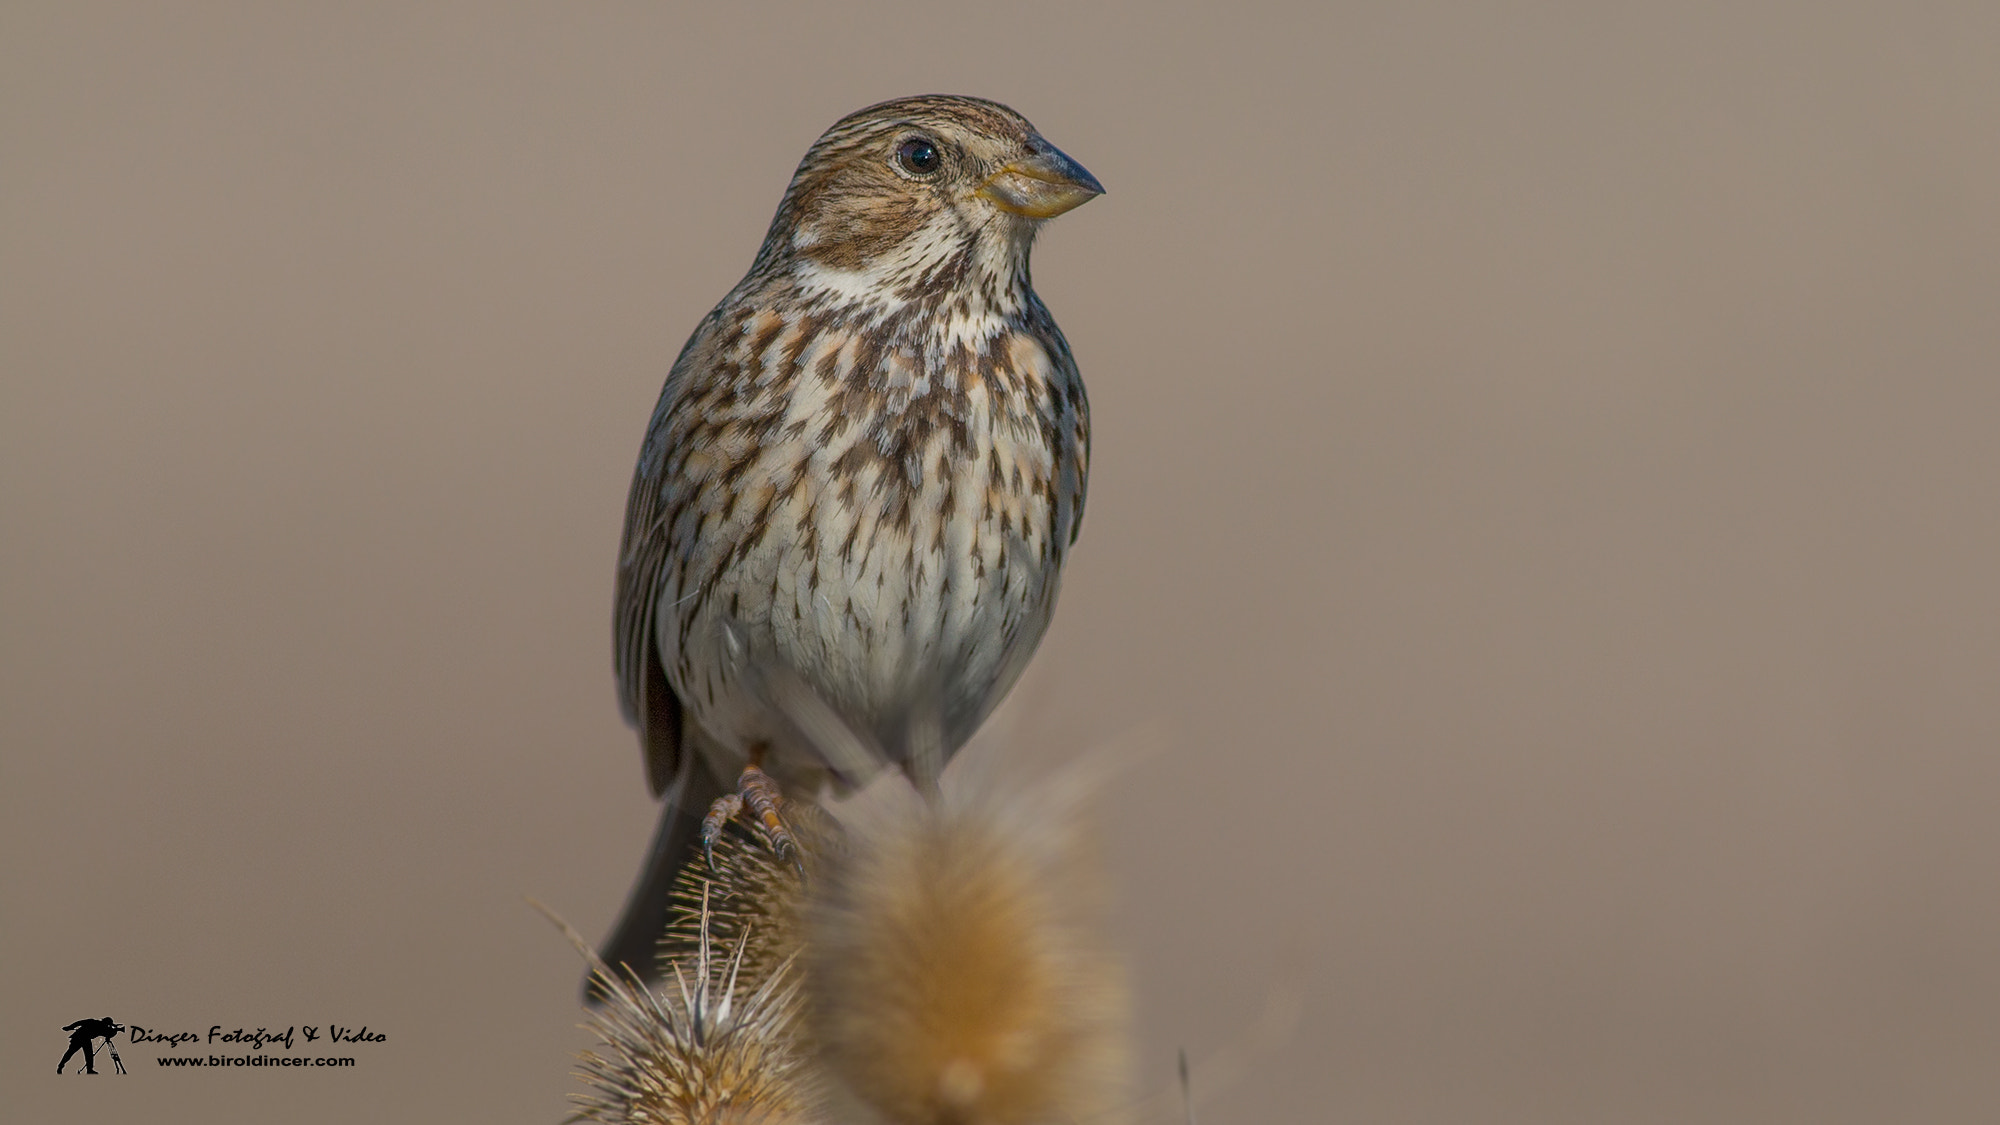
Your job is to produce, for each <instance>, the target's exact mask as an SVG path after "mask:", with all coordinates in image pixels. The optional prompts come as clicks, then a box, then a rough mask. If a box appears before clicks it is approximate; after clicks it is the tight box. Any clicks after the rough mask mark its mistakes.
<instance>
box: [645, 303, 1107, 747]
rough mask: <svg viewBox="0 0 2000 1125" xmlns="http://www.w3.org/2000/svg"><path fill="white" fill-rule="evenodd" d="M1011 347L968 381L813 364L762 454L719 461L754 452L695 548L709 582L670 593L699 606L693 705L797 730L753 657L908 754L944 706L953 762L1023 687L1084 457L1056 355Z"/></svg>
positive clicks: (716, 716)
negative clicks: (910, 740)
mask: <svg viewBox="0 0 2000 1125" xmlns="http://www.w3.org/2000/svg"><path fill="white" fill-rule="evenodd" d="M824 346H825V345H823V347H824ZM846 346H849V347H851V346H852V345H846ZM994 346H995V347H997V348H1000V349H1003V351H1002V352H1001V354H999V355H997V356H994V357H992V358H991V360H990V361H988V362H985V363H983V364H968V365H965V366H964V367H963V368H961V369H958V370H945V369H939V368H938V367H936V366H934V365H926V364H924V363H922V362H921V361H920V359H918V358H917V357H913V356H908V355H899V354H897V353H894V352H890V353H888V354H886V355H883V356H880V357H878V358H877V359H876V365H877V366H876V367H875V368H874V370H875V371H876V373H877V374H878V376H879V377H877V378H874V379H870V380H868V381H866V382H865V384H863V385H861V386H857V385H856V383H857V380H855V379H853V378H852V370H851V369H849V370H848V371H847V372H845V374H846V375H847V376H848V377H847V378H823V377H818V376H817V374H816V373H815V370H814V365H813V364H811V363H810V362H809V361H808V362H806V363H804V364H802V365H801V366H802V367H804V368H805V369H806V372H807V374H806V375H805V377H802V378H799V379H797V380H795V381H794V384H793V385H792V387H791V388H790V394H789V395H788V401H787V402H786V404H785V407H784V410H783V414H782V417H780V418H776V419H774V420H773V421H772V423H771V424H770V425H769V426H768V427H766V429H765V432H764V434H763V437H762V439H761V440H760V441H759V442H757V443H756V446H755V448H754V449H746V450H742V451H727V450H725V451H720V452H717V453H716V454H715V456H716V457H717V458H718V459H719V461H720V460H725V459H728V458H729V454H730V453H731V452H738V453H739V458H738V459H735V460H733V461H730V465H729V468H731V469H733V470H734V473H735V478H736V484H735V489H736V491H737V493H738V497H737V499H736V501H735V503H734V504H733V505H730V506H729V510H728V511H727V512H726V513H724V512H721V511H718V512H717V513H716V518H715V519H714V520H711V521H710V523H709V524H708V525H707V526H706V527H704V528H703V535H702V537H701V541H700V542H699V543H694V544H691V545H690V546H691V547H693V549H694V550H693V553H694V554H697V555H701V556H703V559H702V561H701V563H700V564H699V565H697V566H694V567H690V568H688V573H689V575H690V576H692V575H694V574H699V573H703V572H705V574H704V577H705V578H706V582H705V583H704V585H705V587H706V588H705V589H692V590H688V591H685V592H680V593H676V591H675V590H674V589H673V588H672V587H673V585H674V584H673V583H669V584H668V586H669V589H668V591H667V593H668V594H669V596H670V597H673V596H678V597H691V598H692V599H693V602H694V604H692V605H691V606H690V607H689V608H690V610H691V611H692V612H691V613H690V614H688V615H687V616H684V617H679V618H678V619H677V620H676V621H675V622H673V624H674V626H675V627H676V628H677V629H678V630H679V631H680V635H681V637H682V638H683V643H682V646H681V655H682V657H683V660H682V666H683V667H682V672H681V674H682V675H683V676H685V677H687V679H688V680H689V681H691V682H690V683H689V684H688V687H689V689H690V690H688V691H686V692H684V693H683V698H684V699H686V700H687V701H688V702H689V704H690V705H691V707H692V708H693V709H694V711H695V713H696V716H697V718H698V719H700V720H701V721H702V722H703V723H704V725H706V726H708V727H709V728H710V729H711V731H713V732H714V733H716V734H717V735H718V736H720V737H722V738H723V739H724V740H726V741H728V740H735V741H746V742H747V741H755V740H758V739H760V738H762V739H766V740H769V739H773V738H778V737H781V736H780V735H778V734H777V733H776V732H775V731H773V730H769V729H766V728H767V727H768V726H769V725H770V724H769V718H770V717H769V716H768V715H763V714H760V712H761V711H763V710H765V709H767V702H768V701H760V700H756V699H753V698H750V696H751V695H753V694H754V690H753V687H752V686H750V685H754V683H755V682H757V681H758V680H759V679H760V677H759V676H757V675H752V676H750V677H747V678H746V677H744V676H743V675H742V674H741V673H742V671H743V665H744V664H746V663H747V664H749V665H752V668H751V671H752V672H758V671H764V672H771V671H776V672H778V673H780V674H782V675H783V676H786V677H790V678H795V679H796V680H798V681H802V682H804V683H806V684H807V685H809V686H810V687H811V688H812V690H813V691H814V692H815V693H816V694H817V695H818V696H820V697H821V698H822V699H823V700H824V701H825V702H827V703H828V704H830V705H832V706H833V707H834V709H835V710H837V711H838V712H840V713H841V714H842V715H843V716H844V717H845V718H846V719H847V720H848V721H849V722H850V723H851V724H853V725H855V726H856V727H858V728H860V729H862V730H864V731H865V732H866V733H868V734H869V735H871V736H872V737H873V738H875V739H877V740H878V741H879V742H881V743H882V744H883V745H884V746H885V747H886V748H888V749H889V750H890V751H891V753H892V754H893V753H894V752H895V750H896V746H897V744H898V743H899V742H901V741H902V734H903V729H904V728H905V727H906V726H907V725H908V724H909V723H910V722H911V721H913V719H914V717H915V716H916V714H917V713H918V712H920V711H925V710H929V711H930V712H933V714H932V715H931V716H930V717H931V718H935V719H937V720H938V721H939V722H941V723H942V727H943V737H944V741H945V742H946V743H947V744H948V745H947V747H946V751H947V752H949V750H950V749H952V748H955V747H956V745H957V744H958V743H959V742H962V741H963V740H964V738H966V737H969V736H970V734H971V731H972V729H973V728H974V727H976V726H977V724H978V722H979V721H980V720H981V719H983V718H984V716H985V714H986V712H987V711H988V710H989V709H990V708H991V706H992V704H993V703H994V702H997V699H998V697H999V696H1000V695H1001V694H1004V692H1005V691H1006V689H1007V688H1008V687H1009V686H1011V684H1012V681H1013V679H1014V677H1015V676H1017V675H1018V673H1019V671H1020V666H1021V664H1023V663H1024V662H1025V658H1026V655H1027V653H1028V652H1030V651H1032V649H1033V647H1034V645H1035V643H1036V642H1037V641H1038V640H1039V639H1040V636H1041V633H1042V631H1043V630H1044V629H1045V628H1046V626H1047V623H1048V617H1049V614H1050V612H1051V610H1052V609H1053V603H1054V598H1055V593H1056V587H1057V582H1058V576H1059V571H1060V568H1061V565H1062V561H1063V556H1064V554H1065V550H1066V548H1067V546H1068V528H1069V526H1070V524H1071V522H1072V521H1073V520H1074V518H1075V507H1076V504H1077V502H1078V501H1079V500H1080V496H1076V495H1071V493H1073V492H1075V491H1076V489H1077V483H1076V482H1078V481H1079V479H1080V478H1079V477H1078V475H1077V472H1076V469H1075V466H1074V464H1073V462H1074V461H1075V460H1076V458H1077V457H1078V456H1079V451H1078V450H1075V449H1066V448H1065V447H1064V442H1063V434H1064V431H1063V429H1062V427H1060V426H1058V425H1052V424H1051V417H1050V412H1049V410H1048V408H1047V406H1046V397H1047V392H1048V390H1049V388H1048V379H1049V374H1048V373H1049V371H1050V370H1051V369H1052V364H1051V359H1050V357H1049V356H1048V355H1047V354H1046V351H1045V350H1044V349H1042V348H1041V347H1040V345H1039V344H1037V343H1036V342H1035V341H1033V340H1032V339H1028V338H1021V339H1011V338H1003V339H999V340H996V341H994ZM833 354H836V355H837V354H839V353H838V352H835V353H833ZM829 366H831V365H829ZM746 461H747V464H745V462H746ZM1066 463H1071V464H1066ZM717 471H718V472H726V471H729V470H728V469H718V470H717ZM690 561H694V560H692V559H690ZM661 616H662V620H661V626H662V627H663V629H664V627H666V626H668V625H669V621H668V620H667V616H668V615H667V610H666V607H665V599H663V606H662V612H661ZM676 678H677V679H678V678H680V677H676ZM761 679H762V680H763V681H764V682H768V680H769V677H768V676H763V677H761ZM676 687H677V688H678V687H680V685H679V684H676Z"/></svg>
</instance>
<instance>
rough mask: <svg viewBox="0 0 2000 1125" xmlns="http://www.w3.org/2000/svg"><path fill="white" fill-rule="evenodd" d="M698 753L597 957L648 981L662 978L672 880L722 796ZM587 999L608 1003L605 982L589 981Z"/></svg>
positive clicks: (672, 789) (664, 809) (675, 788)
mask: <svg viewBox="0 0 2000 1125" xmlns="http://www.w3.org/2000/svg"><path fill="white" fill-rule="evenodd" d="M699 758H700V755H698V754H686V755H685V756H684V758H683V761H682V766H681V776H680V777H678V778H676V779H675V781H674V784H672V785H671V786H669V787H668V789H667V792H666V796H665V799H664V800H663V801H662V802H661V804H660V823H659V826H658V827H657V828H655V829H654V830H653V842H652V844H651V845H650V846H649V847H648V848H647V850H646V864H645V867H644V868H643V869H642V870H641V871H640V872H639V880H638V882H636V883H634V884H632V891H631V893H630V894H629V895H627V896H626V899H625V911H624V913H623V914H621V915H620V916H619V918H618V924H617V925H616V926H613V927H612V928H611V936H610V937H607V938H605V939H604V944H603V945H602V946H600V947H599V955H600V956H601V957H602V958H603V960H604V963H605V964H606V965H608V966H610V967H611V968H612V969H613V970H616V969H617V968H618V966H620V965H626V966H629V967H630V968H631V970H632V971H633V972H634V973H637V974H638V975H639V979H641V980H643V981H646V982H648V983H650V982H652V981H655V980H658V979H659V977H660V960H659V946H660V938H661V936H662V935H664V934H665V933H666V930H667V924H668V922H669V920H670V918H671V916H672V909H671V905H672V903H671V900H672V897H673V889H674V877H675V876H676V875H678V874H679V873H680V870H681V867H682V866H684V865H685V864H686V863H687V862H688V860H689V858H690V857H692V856H694V855H695V854H696V853H697V852H698V851H699V850H700V845H699V842H698V839H699V836H700V834H701V820H702V817H704V816H706V815H707V814H708V809H709V806H710V805H712V804H714V803H715V800H716V798H718V797H720V796H722V785H721V783H720V782H718V781H716V780H715V776H714V774H713V773H712V772H711V771H710V770H709V768H708V767H707V765H706V764H704V763H703V762H701V761H700V760H699ZM583 998H584V1002H585V1003H586V1004H589V1005H591V1006H592V1007H595V1006H596V1005H598V1004H599V1003H601V1002H602V1001H603V999H604V994H603V990H602V986H601V984H600V983H599V982H598V981H596V980H595V979H594V978H591V977H586V978H585V979H584V982H583Z"/></svg>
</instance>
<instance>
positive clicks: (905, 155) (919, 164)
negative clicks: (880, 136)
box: [896, 137, 944, 176]
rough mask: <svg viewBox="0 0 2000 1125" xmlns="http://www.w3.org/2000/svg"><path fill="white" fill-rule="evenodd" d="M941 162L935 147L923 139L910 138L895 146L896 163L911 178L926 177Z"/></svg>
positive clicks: (935, 169) (942, 160)
mask: <svg viewBox="0 0 2000 1125" xmlns="http://www.w3.org/2000/svg"><path fill="white" fill-rule="evenodd" d="M943 162H944V158H943V157H941V156H939V155H938V150H937V146H936V145H934V144H932V143H931V142H930V141H928V140H926V139H924V138H923V137H911V138H910V139H909V140H907V141H904V142H903V143H902V144H900V145H897V146H896V163H898V164H900V165H902V166H903V171H905V172H908V173H909V174H910V175H912V176H928V175H930V174H931V173H932V172H935V171H937V170H938V165H939V164H942V163H943Z"/></svg>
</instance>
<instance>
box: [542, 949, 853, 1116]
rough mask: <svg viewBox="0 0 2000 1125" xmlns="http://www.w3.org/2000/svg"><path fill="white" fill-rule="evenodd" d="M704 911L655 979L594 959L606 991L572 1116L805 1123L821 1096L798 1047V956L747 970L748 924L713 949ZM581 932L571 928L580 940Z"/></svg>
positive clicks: (598, 979) (584, 1056)
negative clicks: (755, 971) (688, 945)
mask: <svg viewBox="0 0 2000 1125" xmlns="http://www.w3.org/2000/svg"><path fill="white" fill-rule="evenodd" d="M712 921H713V918H712V916H711V915H710V914H709V912H708V911H706V910H702V911H700V912H699V913H697V914H696V922H695V926H696V929H695V940H694V946H693V948H692V949H691V950H690V951H689V953H688V954H687V955H686V956H680V957H675V958H674V959H673V960H672V961H670V962H669V963H668V973H667V976H668V978H669V979H667V980H665V981H663V982H662V984H661V987H660V988H658V989H657V990H655V989H652V988H649V987H647V985H646V984H645V982H644V981H642V980H640V979H639V977H638V976H637V975H635V974H633V973H632V972H631V970H630V969H624V970H623V971H622V972H615V971H613V970H612V969H610V968H609V967H608V966H606V965H605V964H604V963H603V962H602V961H601V960H598V959H597V958H596V956H595V955H594V954H591V953H590V950H589V947H588V946H585V945H579V948H581V949H582V950H583V951H584V953H585V954H586V956H589V957H590V959H591V962H592V967H591V974H592V978H593V980H594V981H595V982H596V984H597V986H598V987H599V988H600V989H601V990H602V994H603V1000H602V1002H601V1003H600V1004H599V1006H598V1007H597V1008H596V1009H595V1010H594V1011H593V1012H592V1018H591V1022H590V1023H589V1024H588V1025H587V1026H588V1027H589V1028H590V1029H591V1030H592V1031H594V1032H596V1033H597V1037H598V1041H599V1047H598V1049H596V1050H590V1051H585V1052H583V1054H582V1056H581V1060H582V1066H581V1069H580V1070H579V1071H578V1072H577V1076H578V1077H579V1078H581V1079H582V1080H583V1082H584V1084H585V1086H586V1090H585V1092H584V1093H582V1094H579V1095H576V1096H575V1100H576V1102H577V1106H578V1109H577V1113H576V1116H575V1117H573V1118H571V1120H572V1121H607V1122H618V1123H621V1125H803V1123H806V1122H810V1121H815V1120H817V1118H816V1117H814V1116H813V1113H812V1111H813V1107H814V1106H815V1105H817V1104H818V1102H819V1101H820V1096H819V1094H818V1092H817V1083H816V1081H815V1076H814V1070H813V1068H812V1066H811V1063H810V1060H809V1059H807V1058H806V1057H805V1056H804V1054H803V1053H802V1052H801V1050H800V1036H799V1030H800V1015H801V1012H800V998H799V983H800V982H799V975H798V972H797V970H796V965H795V960H796V959H795V958H787V959H784V960H781V961H779V962H777V963H775V964H774V965H772V966H770V967H769V968H768V970H767V971H766V972H765V973H764V975H763V976H762V978H761V979H759V980H757V981H755V982H752V981H751V980H750V979H748V978H747V977H746V975H745V972H744V968H745V954H746V951H747V950H748V948H749V947H750V942H749V941H748V940H746V939H747V938H748V936H749V934H748V932H746V933H745V934H744V935H743V936H742V937H739V938H738V939H737V940H736V941H735V942H734V944H733V946H731V947H730V948H729V952H728V953H727V955H718V949H719V946H718V945H717V944H716V943H715V941H714V940H713V937H712V934H711V931H710V923H711V922H712ZM579 941H580V939H579Z"/></svg>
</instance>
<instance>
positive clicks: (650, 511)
mask: <svg viewBox="0 0 2000 1125" xmlns="http://www.w3.org/2000/svg"><path fill="white" fill-rule="evenodd" d="M718 319H719V318H718V317H717V315H716V314H715V313H710V314H709V315H708V316H707V317H706V318H704V319H703V320H702V322H701V324H700V325H699V326H698V327H696V328H695V330H694V334H693V335H691V336H689V337H688V342H687V344H686V345H684V346H683V347H682V348H681V354H680V358H679V359H677V360H675V361H674V366H673V370H672V371H671V372H669V373H668V375H667V381H666V386H665V387H663V388H662V389H661V391H660V401H659V404H658V405H656V406H655V407H654V408H653V420H652V422H651V424H650V425H649V426H648V427H647V429H646V441H645V444H644V445H642V446H641V447H640V449H639V465H638V467H637V468H636V469H634V470H633V472H632V490H631V492H630V493H629V494H628V495H627V496H626V498H625V538H624V542H623V543H622V544H621V545H620V546H619V549H618V592H617V600H616V602H615V604H614V606H613V610H612V634H613V650H614V651H613V657H614V660H615V662H616V664H617V669H618V705H619V709H620V710H622V711H623V712H624V713H625V721H626V722H628V723H630V724H632V725H633V726H635V727H637V728H638V729H639V741H640V744H641V746H642V747H643V748H644V750H645V753H646V780H647V784H648V785H649V786H650V787H651V788H652V792H653V795H654V796H655V797H657V796H659V795H660V794H662V793H664V792H665V791H666V789H667V786H668V785H669V784H671V783H672V781H673V779H674V777H675V775H676V773H677V772H678V771H679V767H680V756H681V722H682V716H681V701H680V698H679V697H678V696H677V695H675V694H674V689H673V685H672V684H670V683H669V682H668V680H667V673H666V668H665V666H664V665H663V664H662V663H661V654H660V646H659V645H658V644H657V643H656V642H655V640H654V630H653V622H654V618H655V610H656V609H657V607H658V605H659V598H660V584H661V581H662V579H663V577H664V574H665V570H666V566H667V562H668V558H669V553H670V552H671V550H672V542H671V538H670V533H671V527H670V526H669V523H670V521H671V519H672V512H671V511H670V508H671V503H670V499H669V497H668V496H667V493H668V492H669V490H671V489H672V488H673V481H672V480H671V479H670V474H669V465H670V463H671V462H672V461H673V460H674V458H673V457H672V456H671V455H672V453H673V450H672V448H671V447H672V443H673V441H674V434H675V429H674V426H673V413H674V406H675V404H676V403H677V402H678V401H679V399H680V395H681V389H682V387H683V386H684V385H685V383H686V382H687V377H688V371H689V369H690V368H691V367H692V366H693V365H696V364H700V363H702V362H705V361H706V360H707V358H708V357H707V351H708V348H707V347H706V344H707V341H708V339H709V337H710V336H711V335H712V332H713V329H714V327H715V324H716V322H717V320H718Z"/></svg>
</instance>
